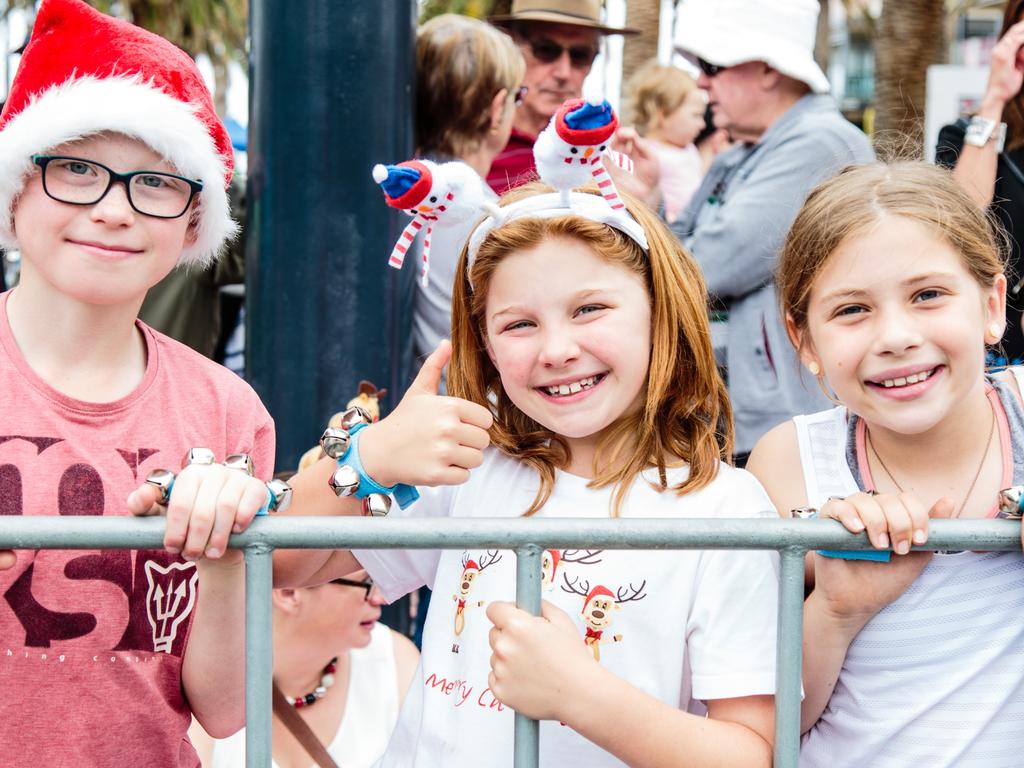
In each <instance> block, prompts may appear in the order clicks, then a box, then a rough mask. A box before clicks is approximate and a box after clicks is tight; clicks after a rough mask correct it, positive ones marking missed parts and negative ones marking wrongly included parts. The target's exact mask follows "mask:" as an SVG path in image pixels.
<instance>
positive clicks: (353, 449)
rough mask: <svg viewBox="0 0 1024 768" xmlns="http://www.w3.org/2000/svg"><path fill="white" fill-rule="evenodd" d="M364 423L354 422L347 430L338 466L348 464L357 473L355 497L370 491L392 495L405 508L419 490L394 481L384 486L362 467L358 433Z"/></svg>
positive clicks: (368, 493) (366, 494) (367, 493)
mask: <svg viewBox="0 0 1024 768" xmlns="http://www.w3.org/2000/svg"><path fill="white" fill-rule="evenodd" d="M366 426H367V425H366V424H356V425H355V426H354V427H352V429H350V430H349V432H348V436H349V443H348V450H347V451H345V453H344V454H343V455H342V456H341V457H340V458H339V459H338V466H339V467H341V466H349V467H352V469H354V470H355V471H356V474H358V475H359V490H357V491H356V492H355V497H356V498H357V499H365V498H366V497H367V496H369V495H370V494H371V493H380V494H384V495H386V496H387V495H393V496H394V497H395V501H397V502H398V506H399V507H401V508H402V509H405V508H406V507H408V506H409V505H410V504H412V503H413V502H414V501H416V499H418V498H419V497H420V493H419V491H417V490H416V488H414V487H413V486H411V485H406V484H405V483H396V484H395V485H393V486H391V487H390V488H385V487H384V486H383V485H380V484H379V483H377V481H375V480H374V479H373V478H372V477H370V475H369V474H367V472H366V470H365V469H364V468H363V462H362V461H361V460H360V458H359V433H360V432H361V431H362V430H363V428H364V427H366Z"/></svg>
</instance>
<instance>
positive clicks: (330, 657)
mask: <svg viewBox="0 0 1024 768" xmlns="http://www.w3.org/2000/svg"><path fill="white" fill-rule="evenodd" d="M383 604H384V599H383V597H382V596H381V593H380V591H379V590H378V589H377V588H376V587H374V585H373V582H372V581H370V579H369V577H368V576H367V574H366V571H357V572H356V573H353V574H351V575H350V576H349V577H348V578H344V579H335V580H333V581H330V582H328V583H327V584H323V585H321V586H318V587H307V588H304V589H275V590H274V591H273V619H274V637H273V643H274V686H275V691H274V698H275V700H277V701H280V699H281V697H283V700H284V704H286V705H287V706H288V707H289V708H291V709H292V710H293V711H294V713H295V714H297V715H298V717H299V718H301V719H302V721H303V722H304V723H305V725H306V726H308V728H309V729H310V730H311V731H312V733H313V734H314V735H315V737H316V739H317V740H318V741H319V742H320V743H321V744H322V745H323V746H324V747H325V748H326V749H327V752H328V753H329V754H330V756H331V758H332V759H333V760H334V761H335V762H336V763H337V765H339V766H343V768H369V766H371V765H373V763H374V762H375V761H376V760H377V758H379V757H380V755H381V754H383V752H384V749H385V747H386V746H387V743H388V739H389V738H390V736H391V731H392V729H393V727H394V724H395V720H396V719H397V717H398V710H399V708H400V706H401V703H402V699H403V698H404V697H405V692H406V689H407V688H408V686H409V681H410V680H411V679H412V674H413V672H414V671H415V669H416V663H417V661H418V659H419V653H418V652H417V650H416V647H415V646H414V645H413V644H412V642H410V641H409V639H408V638H406V637H404V636H402V635H400V634H398V633H397V632H394V631H393V630H390V629H388V628H387V627H386V626H384V625H383V624H381V623H379V622H378V619H379V618H380V608H381V605H383ZM279 692H280V693H279ZM279 706H280V704H278V703H275V712H274V720H273V728H272V734H271V737H272V742H273V747H272V751H273V758H274V766H276V767H277V768H309V766H314V765H318V764H319V765H321V766H323V763H317V762H316V761H314V757H313V756H312V755H311V753H310V751H309V750H308V749H307V748H306V747H305V746H304V745H303V740H302V738H300V737H298V736H297V735H296V733H295V732H294V727H289V725H288V724H287V723H286V719H285V718H283V717H282V715H279V714H278V708H279ZM305 738H308V737H305ZM197 748H199V745H197ZM199 751H200V754H202V749H201V748H200V749H199ZM207 754H208V755H209V754H210V752H209V751H208V752H207ZM203 765H206V766H213V768H235V767H236V766H237V767H238V768H242V766H244V765H245V731H244V730H242V731H240V732H239V733H236V734H235V735H234V736H232V737H230V738H228V739H222V740H219V741H215V742H213V745H212V759H204V760H203ZM328 765H329V764H328Z"/></svg>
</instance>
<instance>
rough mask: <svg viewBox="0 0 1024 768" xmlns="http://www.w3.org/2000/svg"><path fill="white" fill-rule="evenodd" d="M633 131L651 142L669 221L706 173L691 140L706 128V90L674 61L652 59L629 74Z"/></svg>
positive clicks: (680, 209) (683, 204)
mask: <svg viewBox="0 0 1024 768" xmlns="http://www.w3.org/2000/svg"><path fill="white" fill-rule="evenodd" d="M627 91H628V92H629V93H630V95H631V104H632V114H633V119H634V121H635V122H636V128H637V132H638V133H640V135H641V136H643V137H644V138H646V139H647V140H648V141H649V142H650V144H651V145H652V146H653V147H654V151H655V155H656V156H657V158H658V167H659V169H660V171H661V181H660V186H661V195H662V201H663V204H664V208H665V218H666V219H667V220H668V221H669V222H671V221H674V220H675V218H676V217H677V216H678V215H679V214H680V212H681V211H682V210H683V208H684V207H686V204H687V203H688V202H689V201H690V198H691V197H693V193H694V192H696V191H697V187H698V186H700V181H701V179H702V178H703V177H704V170H705V166H704V162H703V159H702V158H701V154H700V152H699V151H698V149H697V147H696V145H695V144H694V140H695V139H696V138H697V136H698V135H699V134H700V132H701V131H702V130H703V129H704V111H705V109H706V108H707V95H706V94H705V92H704V91H702V90H700V89H699V88H698V87H697V83H696V82H695V81H694V79H693V78H692V77H690V76H689V75H688V74H686V73H685V72H683V71H682V70H681V69H678V68H677V67H670V66H662V65H660V64H658V62H657V61H650V62H648V63H647V64H646V65H644V66H643V67H641V68H640V69H639V70H638V71H637V72H636V74H635V75H633V77H632V78H631V79H630V81H629V84H628V85H627Z"/></svg>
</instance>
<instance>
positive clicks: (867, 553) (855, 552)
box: [818, 549, 892, 563]
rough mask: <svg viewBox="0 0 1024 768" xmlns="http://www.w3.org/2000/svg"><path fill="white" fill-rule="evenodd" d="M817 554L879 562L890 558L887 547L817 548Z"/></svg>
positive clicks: (886, 561)
mask: <svg viewBox="0 0 1024 768" xmlns="http://www.w3.org/2000/svg"><path fill="white" fill-rule="evenodd" d="M818 554H819V555H821V556H822V557H834V558H837V559H839V560H874V561H875V562H879V563H888V562H889V560H890V558H892V552H890V551H889V550H887V549H884V550H883V549H848V550H842V549H819V550H818Z"/></svg>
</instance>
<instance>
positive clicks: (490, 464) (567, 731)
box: [355, 448, 778, 768]
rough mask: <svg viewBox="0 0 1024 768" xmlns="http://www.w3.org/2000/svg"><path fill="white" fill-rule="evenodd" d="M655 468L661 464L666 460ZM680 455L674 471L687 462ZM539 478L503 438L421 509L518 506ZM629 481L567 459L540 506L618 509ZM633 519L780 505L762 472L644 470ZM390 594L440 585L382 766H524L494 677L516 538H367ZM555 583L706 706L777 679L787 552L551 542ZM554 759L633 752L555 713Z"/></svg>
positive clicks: (642, 664)
mask: <svg viewBox="0 0 1024 768" xmlns="http://www.w3.org/2000/svg"><path fill="white" fill-rule="evenodd" d="M650 472H651V478H650V479H652V480H656V477H657V472H656V471H655V470H651V471H650ZM685 472H686V469H685V468H681V469H676V470H670V471H669V481H670V483H678V482H680V481H681V480H682V479H683V478H684V477H685ZM537 484H538V479H537V475H536V472H535V471H534V470H532V469H531V468H530V467H529V466H527V465H526V464H522V463H520V462H518V461H515V460H513V459H511V458H509V457H507V456H504V455H503V454H501V453H499V452H498V451H497V450H495V449H493V448H491V449H489V450H488V451H487V453H486V455H485V458H484V463H483V464H482V465H481V466H480V467H479V468H477V469H475V470H473V472H472V473H471V477H470V480H469V482H467V483H466V484H465V485H461V486H456V487H447V488H436V489H435V488H426V489H420V491H421V493H422V497H421V498H420V500H419V501H418V502H416V503H415V504H414V505H412V506H411V507H409V508H408V509H406V510H405V511H403V512H399V510H398V507H397V505H396V506H395V507H393V508H392V513H391V514H392V515H399V514H401V515H403V516H408V517H443V516H452V517H518V516H520V515H521V514H522V512H523V511H524V510H525V509H527V508H528V507H529V505H530V503H531V501H532V500H533V497H534V494H535V491H536V488H537ZM612 493H613V491H612V489H609V488H604V489H598V490H594V489H590V488H587V480H586V479H585V478H582V477H578V476H576V475H570V474H567V473H562V472H560V473H558V475H557V481H556V483H555V488H554V490H553V492H552V494H551V498H550V499H549V500H548V502H547V504H545V505H544V507H543V509H541V510H540V511H539V512H538V513H537V514H536V516H537V517H575V518H585V517H592V518H603V517H607V516H608V514H609V510H610V508H611V507H610V501H611V495H612ZM621 516H622V517H633V518H645V517H650V518H688V517H692V518H708V517H711V518H736V517H761V516H770V517H775V516H776V514H775V511H774V510H773V508H772V504H771V502H770V501H769V499H768V496H767V495H766V494H765V492H764V490H763V489H762V488H761V486H760V484H758V482H757V480H755V479H754V477H753V476H752V475H750V474H748V473H747V472H745V471H743V470H738V469H735V468H733V467H729V466H726V465H724V464H723V465H721V467H720V471H719V473H718V476H717V477H716V479H715V480H714V482H712V483H711V484H710V485H709V486H707V487H705V488H703V489H702V490H700V491H697V492H695V493H691V494H688V495H686V496H684V497H682V498H680V497H678V496H676V495H675V494H674V493H658V492H657V491H655V490H654V489H653V488H652V487H651V486H650V484H649V483H648V482H646V481H644V480H638V481H635V482H634V484H633V487H632V488H631V489H630V492H629V495H628V497H627V499H626V502H625V504H624V506H623V508H622V512H621ZM355 554H356V557H357V558H358V559H359V561H360V562H361V563H362V564H363V566H364V567H365V568H366V569H367V570H368V571H369V572H370V575H371V576H372V577H373V579H374V581H375V582H376V583H377V584H378V585H380V587H381V589H383V591H384V594H385V596H386V597H387V598H388V599H389V600H394V599H397V598H398V597H401V596H402V595H404V594H407V593H409V592H411V591H413V590H415V589H417V588H419V587H421V586H423V585H427V586H429V587H431V588H432V589H433V595H432V597H431V602H430V610H429V613H428V615H427V619H426V624H425V626H424V633H423V653H422V656H421V658H420V666H419V669H418V671H417V674H416V675H415V676H414V677H413V682H412V685H411V687H410V689H409V693H408V695H407V697H406V699H405V704H404V706H403V708H402V712H401V714H400V715H399V721H398V725H397V727H396V730H395V733H394V735H393V736H392V739H391V743H390V745H389V746H388V750H387V752H386V754H385V755H384V757H383V758H382V760H381V762H380V763H379V765H381V766H388V767H398V766H402V767H403V768H404V766H417V768H435V767H436V768H449V767H450V766H456V765H486V766H511V765H512V731H513V712H512V711H511V710H510V709H509V708H507V707H503V706H502V705H501V704H500V703H499V702H498V701H497V699H496V698H495V697H494V695H493V694H492V693H491V691H490V689H489V688H488V687H487V675H488V672H489V671H490V666H489V659H490V654H491V651H490V647H489V646H488V643H487V633H488V631H489V630H490V628H491V623H490V621H488V619H487V616H486V615H485V612H484V611H485V608H486V606H487V604H488V603H489V602H491V601H493V600H514V598H515V559H516V558H515V553H514V552H509V551H498V550H491V551H488V550H476V549H473V550H467V551H463V550H445V551H437V550H434V551H425V550H373V551H370V550H360V551H358V552H356V553H355ZM542 567H543V574H544V589H543V598H544V599H545V600H548V601H550V602H552V603H554V604H555V605H557V606H559V607H560V608H562V609H563V610H564V611H566V613H568V614H569V615H570V616H571V617H572V618H573V619H574V620H575V622H576V624H577V626H578V627H579V632H580V642H581V643H586V645H587V646H588V647H589V648H590V649H591V652H592V653H593V654H594V656H595V658H596V659H597V660H598V661H599V662H600V663H601V664H603V665H605V666H606V667H607V668H608V669H610V670H612V671H613V672H615V673H616V674H618V675H619V676H621V677H623V678H625V679H626V680H628V681H629V682H630V683H632V684H633V685H634V686H636V687H637V688H640V689H641V690H643V691H645V692H647V693H648V694H650V695H651V696H654V697H655V698H658V699H660V700H662V701H664V702H666V703H668V704H671V705H672V706H675V707H678V708H680V709H685V710H688V711H691V712H695V713H702V712H704V706H703V704H702V703H701V702H702V701H706V700H709V699H722V698H734V697H738V696H752V695H758V694H772V693H774V692H775V632H776V604H777V591H778V570H777V556H776V554H775V553H773V552H763V551H760V552H758V551H733V550H718V551H712V550H703V551H692V550H669V551H642V552H641V551H628V550H616V551H612V550H583V549H581V550H548V551H546V552H545V553H544V554H543V557H542ZM540 745H541V746H540V755H541V759H540V763H541V765H542V766H559V767H560V768H564V766H567V765H586V766H588V768H591V767H593V766H619V765H622V763H621V762H620V761H618V760H617V759H616V758H614V757H613V756H612V755H610V754H608V753H607V752H605V751H604V750H602V749H600V748H599V747H597V746H595V745H594V744H592V743H591V742H589V741H587V740H586V739H584V738H583V737H582V736H580V735H578V734H577V733H576V732H575V731H573V730H572V729H571V728H568V727H566V726H563V725H560V724H559V723H557V722H543V723H541V731H540Z"/></svg>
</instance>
